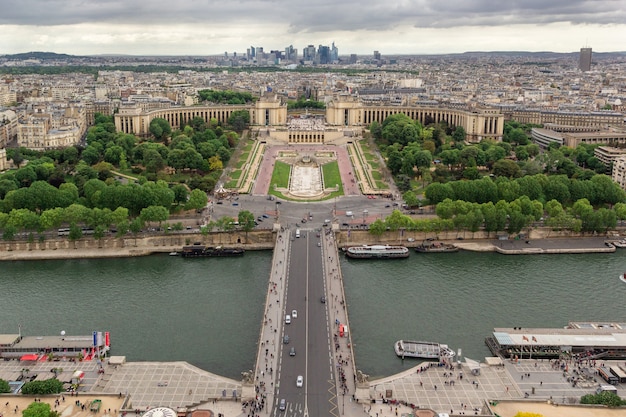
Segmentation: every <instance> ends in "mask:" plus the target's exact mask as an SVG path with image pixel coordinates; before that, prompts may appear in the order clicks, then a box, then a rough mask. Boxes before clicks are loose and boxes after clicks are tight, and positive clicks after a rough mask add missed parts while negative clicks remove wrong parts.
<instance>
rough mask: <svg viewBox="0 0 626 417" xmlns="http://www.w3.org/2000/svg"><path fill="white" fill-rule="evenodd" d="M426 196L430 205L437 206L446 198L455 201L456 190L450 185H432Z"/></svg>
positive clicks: (426, 191)
mask: <svg viewBox="0 0 626 417" xmlns="http://www.w3.org/2000/svg"><path fill="white" fill-rule="evenodd" d="M424 196H425V197H426V198H427V199H428V201H429V202H430V204H437V203H439V202H441V201H443V200H445V199H446V198H449V199H451V200H454V199H455V195H454V190H453V189H452V187H451V186H450V184H441V183H437V182H435V183H432V184H430V185H429V186H428V188H426V190H425V191H424Z"/></svg>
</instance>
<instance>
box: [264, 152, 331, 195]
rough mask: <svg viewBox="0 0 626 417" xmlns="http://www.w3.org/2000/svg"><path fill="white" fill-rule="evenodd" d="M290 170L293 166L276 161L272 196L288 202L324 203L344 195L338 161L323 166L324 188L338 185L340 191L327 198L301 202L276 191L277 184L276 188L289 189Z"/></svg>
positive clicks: (271, 188) (271, 186)
mask: <svg viewBox="0 0 626 417" xmlns="http://www.w3.org/2000/svg"><path fill="white" fill-rule="evenodd" d="M290 169H291V166H290V165H289V164H285V163H284V162H280V161H276V165H275V166H274V172H273V173H272V182H271V183H270V184H271V185H270V191H269V193H270V194H271V195H274V196H276V197H278V198H281V199H284V200H288V201H323V200H330V199H332V198H335V197H339V196H342V195H343V184H342V183H341V175H340V174H339V164H338V163H337V161H333V162H330V163H328V164H325V165H322V171H323V173H324V187H325V188H327V187H335V186H336V185H338V186H339V188H338V190H337V191H334V192H332V193H330V194H329V195H327V196H324V197H321V198H316V199H309V200H301V199H296V198H290V197H288V196H286V195H284V194H282V193H281V192H280V191H277V190H274V184H276V186H277V187H279V188H287V186H288V185H289V173H290ZM281 181H282V182H281Z"/></svg>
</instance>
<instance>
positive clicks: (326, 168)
mask: <svg viewBox="0 0 626 417" xmlns="http://www.w3.org/2000/svg"><path fill="white" fill-rule="evenodd" d="M322 173H323V174H324V188H332V187H334V186H335V185H337V184H339V187H340V188H341V174H340V173H339V164H338V163H337V161H332V162H329V163H327V164H324V165H322Z"/></svg>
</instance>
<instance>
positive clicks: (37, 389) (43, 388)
mask: <svg viewBox="0 0 626 417" xmlns="http://www.w3.org/2000/svg"><path fill="white" fill-rule="evenodd" d="M60 392H63V383H62V382H61V381H59V380H58V379H54V378H52V379H48V380H45V381H31V382H27V383H25V384H24V386H23V387H22V394H24V395H47V394H58V393H60Z"/></svg>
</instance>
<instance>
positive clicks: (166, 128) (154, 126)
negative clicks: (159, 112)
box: [148, 117, 172, 141]
mask: <svg viewBox="0 0 626 417" xmlns="http://www.w3.org/2000/svg"><path fill="white" fill-rule="evenodd" d="M148 129H149V130H150V133H152V136H154V138H155V139H156V140H158V141H163V140H165V139H167V137H168V136H169V135H170V134H171V133H172V127H171V126H170V124H169V122H168V121H167V120H165V119H163V118H161V117H155V118H154V119H152V121H151V122H150V127H149V128H148Z"/></svg>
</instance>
